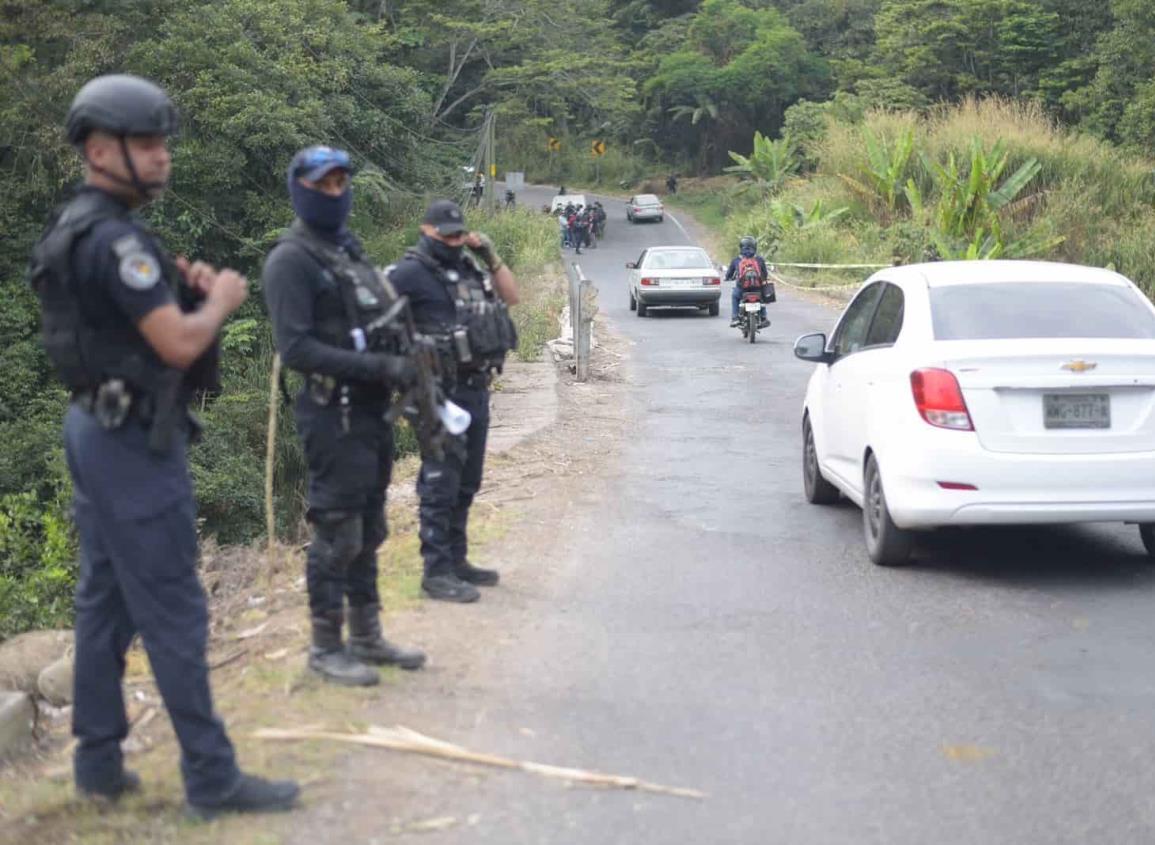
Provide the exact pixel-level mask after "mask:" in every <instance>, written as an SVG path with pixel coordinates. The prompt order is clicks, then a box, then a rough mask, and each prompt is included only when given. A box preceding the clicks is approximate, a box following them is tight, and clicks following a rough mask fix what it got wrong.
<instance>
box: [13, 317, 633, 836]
mask: <svg viewBox="0 0 1155 845" xmlns="http://www.w3.org/2000/svg"><path fill="white" fill-rule="evenodd" d="M599 341H600V345H599V346H598V347H597V349H596V350H595V352H594V360H593V364H592V367H591V379H590V381H589V382H587V383H585V384H578V383H575V381H574V380H573V377H572V375H571V374H570V373H569V372H568V371H567V370H566V369H565V367H564V365H559V366H558V367H557V368H555V367H554V366H553V365H552V364H530V365H514V366H513V367H511V369H510V370H509V372H508V373H507V375H506V376H505V377H503V379H502V380H501V383H500V384H499V386H498V390H497V394H496V396H495V402H494V426H493V436H492V442H491V446H490V451H489V458H488V466H487V470H486V479H485V485H484V488H483V490H482V492H481V493H480V494H479V496H478V497H477V501H476V504H475V507H474V512H473V519H472V523H471V539H472V540H473V544H474V549H473V554H471V557H472V558H473V559H474V560H475V562H477V563H478V564H480V565H490V566H495V567H497V568H499V569H500V570H501V572H502V577H503V582H502V585H501V586H500V587H498V588H496V589H493V590H486V591H485V595H484V597H483V600H482V601H481V602H479V603H477V604H476V605H471V606H468V607H462V606H456V605H446V604H441V603H434V602H427V601H423V600H422V599H421V597H420V586H419V584H420V556H419V554H418V540H417V537H416V514H415V495H414V493H413V489H412V485H413V478H414V476H415V472H416V465H415V463H414V462H408V463H406V464H403V465H401V466H399V467H398V468H397V472H396V477H395V481H394V484H393V486H392V488H391V491H390V499H391V503H390V508H389V510H390V514H389V515H390V522H391V531H392V536H391V538H390V540H389V541H388V542H387V543H386V545H385V547H384V549H383V551H382V555H381V569H382V572H381V585H382V598H383V602H384V604H385V606H386V620H385V628H386V633H387V635H388V636H390V637H391V638H393V639H396V640H397V641H400V642H404V643H407V644H413V645H418V646H420V647H421V648H423V649H425V650H426V651H427V652H428V654H429V663H428V665H427V666H426V668H425V669H424V670H422V671H421V672H417V673H401V672H397V671H393V670H387V671H386V672H384V673H383V677H382V685H381V686H378V687H374V688H369V689H358V690H349V689H342V688H336V687H330V686H325V685H322V684H320V683H319V682H317V681H316V680H315V679H314V678H312V677H311V676H310V675H308V674H307V673H305V672H304V671H303V666H304V659H305V653H306V649H307V619H306V614H305V606H304V590H303V586H304V581H303V577H302V574H301V573H302V572H303V550H302V549H301V548H290V547H278V548H276V549H274V550H273V551H272V553H271V554H269V553H268V552H266V550H264V549H253V548H218V547H215V546H212V545H208V546H206V548H205V549H204V550H203V565H204V570H203V571H204V582H205V587H206V589H207V590H208V592H209V594H210V596H211V599H212V602H213V614H212V619H213V622H212V640H211V645H210V662H211V665H212V666H213V668H214V671H213V685H214V694H215V698H216V702H217V706H218V708H219V709H220V711H221V713H222V716H223V717H224V719H225V722H226V724H227V725H228V726H229V730H230V734H231V736H232V738H233V741H234V743H235V744H236V745H237V747H238V756H239V758H240V761H241V764H242V765H243V766H244V767H245V768H246V769H249V770H252V771H254V772H259V773H266V774H272V775H275V776H289V777H295V778H297V779H299V780H300V781H301V782H302V784H303V785H304V795H303V801H302V807H301V809H299V810H298V811H296V812H294V813H291V814H286V815H280V816H271V817H270V816H265V817H250V818H226V819H223V820H220V821H217V822H214V823H212V824H209V825H203V824H193V823H190V822H187V821H185V820H184V819H183V816H182V813H181V789H180V782H179V775H178V773H177V768H176V760H177V753H176V752H177V749H176V744H175V740H174V738H173V735H172V731H171V728H170V727H169V724H168V720H167V718H166V717H165V714H164V712H163V707H162V705H161V704H160V700H159V696H158V695H157V693H156V689H155V686H154V685H153V684H152V681H151V677H150V674H149V671H148V667H147V661H146V658H145V657H144V655H143V653H142V652H141V651H140V650H139V649H134V650H133V651H132V652H131V653H130V657H129V668H128V673H127V678H126V691H127V695H126V698H127V701H128V706H129V711H130V719H131V720H132V723H133V729H132V732H131V734H130V737H129V739H128V740H127V742H126V751H127V753H128V757H127V764H128V765H129V766H130V767H131V768H134V769H136V770H137V771H139V772H140V773H141V775H142V776H143V778H144V779H145V784H146V786H145V789H144V792H143V793H142V794H141V795H140V796H136V797H132V798H130V799H127V800H125V801H123V802H122V803H121V805H119V806H118V807H116V808H115V809H98V808H93V807H91V806H87V805H81V804H80V803H78V802H77V801H76V800H75V798H74V797H73V793H72V786H71V777H70V776H71V769H70V751H71V741H70V738H69V734H68V731H69V723H68V719H69V711H68V709H67V708H64V709H60V710H51V709H46V710H44V711H43V712H42V714H41V719H40V724H39V727H38V733H39V742H38V753H37V754H35V755H34V756H32V757H30V758H25V759H23V760H21V761H19V762H17V763H15V764H11V765H9V766H7V767H6V768H5V769H3V771H0V842H9V841H11V842H38V843H39V842H44V843H55V842H79V843H104V842H108V843H114V842H115V843H122V842H124V843H129V842H141V843H144V842H148V843H154V842H182V843H183V842H189V843H210V842H212V843H216V842H229V843H253V844H254V845H256V844H257V843H260V844H261V845H263V843H280V842H288V841H309V842H322V841H326V831H327V829H328V824H329V822H328V819H331V818H332V817H333V816H334V814H342V815H346V816H347V815H348V813H349V809H350V808H352V807H364V808H372V809H371V811H366V812H365V818H366V825H368V826H370V827H371V829H372V830H373V831H376V832H382V831H389V832H391V833H392V834H394V835H396V834H398V833H404V832H407V831H420V830H422V829H423V827H424V826H428V825H430V824H431V823H432V825H433V827H432V828H430V829H434V828H436V827H437V826H438V825H444V824H446V823H447V822H446V821H445V820H444V819H441V820H438V819H432V820H431V819H429V818H428V817H426V816H423V812H424V811H423V809H422V802H421V800H420V796H421V795H422V794H428V793H429V792H431V791H434V790H437V789H441V788H449V789H451V788H453V785H454V783H455V782H459V781H460V780H461V779H463V778H464V779H471V778H477V777H484V776H488V775H487V773H485V772H479V771H478V770H477V769H474V768H469V769H466V768H463V767H460V766H457V765H454V764H447V763H443V762H438V761H433V760H427V759H421V758H405V757H402V755H397V754H394V753H392V752H384V751H377V750H359V749H358V750H353V751H349V750H348V749H347V747H344V746H340V747H338V746H334V745H331V744H323V743H315V742H309V743H275V742H269V741H262V740H257V739H254V738H253V737H252V733H253V732H254V731H255V730H256V729H258V728H261V727H303V726H313V727H326V728H331V729H337V730H347V729H349V728H351V727H363V726H365V725H370V724H380V725H392V724H396V723H399V724H408V725H411V726H413V727H415V728H418V729H421V730H425V731H428V732H429V733H431V734H433V735H437V733H438V730H439V728H441V727H443V728H444V729H445V730H446V731H449V732H451V730H452V727H453V726H452V725H451V724H439V720H438V717H437V714H438V710H439V708H440V707H443V703H444V702H446V701H451V700H453V699H454V697H456V696H460V695H463V694H465V693H467V689H466V688H465V686H464V685H466V684H468V683H469V673H470V668H471V666H473V665H474V664H475V663H476V662H477V660H478V658H480V657H481V656H482V655H484V654H486V653H489V652H492V651H493V650H494V649H500V648H501V646H502V644H503V643H507V642H509V638H510V637H514V636H516V635H517V632H518V631H519V630H523V629H524V626H525V625H526V624H530V622H529V621H528V617H527V614H528V611H527V608H528V606H529V605H530V604H531V603H532V599H533V596H534V595H535V594H536V592H538V585H539V584H541V582H542V580H543V579H547V578H549V577H550V566H549V563H550V560H551V551H550V549H551V543H552V542H553V537H554V534H555V532H554V527H555V526H557V525H558V524H559V522H560V521H561V520H564V519H565V516H566V511H567V509H568V508H569V507H571V506H572V504H573V503H574V502H575V501H577V500H578V499H580V498H581V497H583V496H588V495H591V492H592V488H593V487H594V486H595V485H600V484H603V483H604V480H603V476H604V471H605V470H606V469H607V468H608V467H612V465H613V463H614V456H615V454H616V453H617V451H618V449H619V448H620V446H621V443H622V439H623V427H624V418H623V411H622V408H623V391H624V382H623V378H622V370H623V368H624V367H625V366H626V360H627V350H626V349H625V347H624V344H622V343H621V342H619V341H615V340H614V339H613V338H607V337H605V333H604V331H601V332H599ZM555 373H556V374H555ZM484 717H485V714H484V713H477V714H475V718H478V719H482V718H484ZM417 784H419V785H420V786H419V787H416V786H414V785H417ZM383 795H388V796H389V797H388V800H384V799H383V798H382V796H383ZM383 805H384V806H383ZM383 813H384V815H383ZM467 822H468V820H460V823H461V824H465V823H467ZM454 823H455V824H456V823H459V822H458V821H457V820H455V821H454ZM366 836H369V833H368V828H367V832H366ZM359 841H370V839H369V838H366V839H364V840H359Z"/></svg>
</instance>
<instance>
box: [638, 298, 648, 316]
mask: <svg viewBox="0 0 1155 845" xmlns="http://www.w3.org/2000/svg"><path fill="white" fill-rule="evenodd" d="M637 310H638V316H639V317H644V316H646V314H648V313H649V312H650V309H649V308H648V307H647V306H646V304H645V303H644V302H642V301H641V300H640V299H639V300H638V309H637Z"/></svg>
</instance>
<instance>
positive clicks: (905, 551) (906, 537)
mask: <svg viewBox="0 0 1155 845" xmlns="http://www.w3.org/2000/svg"><path fill="white" fill-rule="evenodd" d="M863 478H864V484H863V502H862V528H863V534H864V535H865V538H866V551H867V553H868V554H869V555H870V559H871V560H872V561H873V562H874V563H876V564H877V565H879V566H902V565H903V564H905V563H908V562H909V561H910V555H911V552H912V551H914V533H913V532H911V531H907V530H905V529H902V528H899V527H898V526H897V525H895V524H894V520H893V519H891V518H890V509H889V508H888V507H887V504H886V492H885V491H884V490H883V489H882V473H881V472H880V471H879V469H878V460H877V459H876V458H875V457H874V455H871V456H870V457H869V458H867V460H866V471H865V472H864V473H863Z"/></svg>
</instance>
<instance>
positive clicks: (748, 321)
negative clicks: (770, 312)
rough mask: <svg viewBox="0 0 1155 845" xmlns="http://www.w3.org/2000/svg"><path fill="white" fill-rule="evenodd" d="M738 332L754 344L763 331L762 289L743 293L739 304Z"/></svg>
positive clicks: (757, 288)
mask: <svg viewBox="0 0 1155 845" xmlns="http://www.w3.org/2000/svg"><path fill="white" fill-rule="evenodd" d="M738 331H740V332H741V333H742V337H743V338H744V339H746V340H749V341H750V342H751V343H753V342H754V341H755V340H756V339H757V337H758V332H760V331H762V287H761V285H759V286H757V287H752V288H750V289H748V290H745V291H743V293H742V298H741V300H739V302H738Z"/></svg>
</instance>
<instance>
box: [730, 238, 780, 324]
mask: <svg viewBox="0 0 1155 845" xmlns="http://www.w3.org/2000/svg"><path fill="white" fill-rule="evenodd" d="M743 258H753V259H754V260H755V261H757V262H758V269H759V270H760V271H761V273H762V283H763V284H765V283H766V282H767V281H769V279H770V273H769V272H768V271H767V269H766V259H764V258H763V257H762V256H761V255H759V254H758V241H756V240H755V239H754V238H752V237H751V236H750V235H746V236H745V237H744V238H742V239H741V240H740V241H738V255H737V257H736V258H735V259H734V260H733V261H731V262H730V268H729V269H728V270H727V271H726V281H728V282H731V281H732V282H734V287H733V289H732V290H731V291H730V325H731V327H733V326H737V325H738V324H739V322H740V320H739V319H738V303H739V302H741V300H742V287H741V285H740V284H739V283H738V265H739V264H740V263H741V261H742V259H743ZM758 319H759V328H763V329H764V328H766V327H767V326H769V325H770V321H769V320H768V319H767V318H766V306H765V305H763V306H762V310H761V311H760V312H759V314H758Z"/></svg>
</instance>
